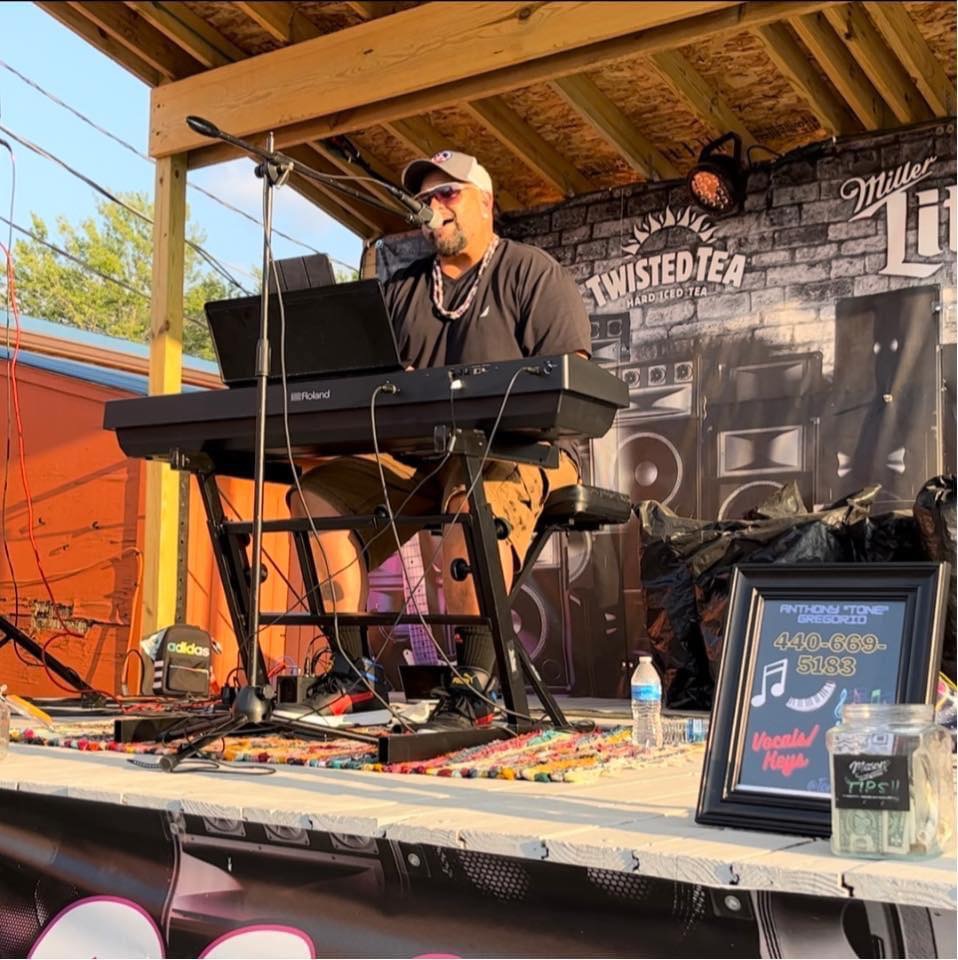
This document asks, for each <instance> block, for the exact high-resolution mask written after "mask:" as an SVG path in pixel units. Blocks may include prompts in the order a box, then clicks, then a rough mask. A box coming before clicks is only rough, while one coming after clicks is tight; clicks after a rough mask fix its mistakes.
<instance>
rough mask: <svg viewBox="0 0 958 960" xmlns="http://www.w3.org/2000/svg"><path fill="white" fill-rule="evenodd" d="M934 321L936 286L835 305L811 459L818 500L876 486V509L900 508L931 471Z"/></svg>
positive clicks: (934, 449)
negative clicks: (830, 368)
mask: <svg viewBox="0 0 958 960" xmlns="http://www.w3.org/2000/svg"><path fill="white" fill-rule="evenodd" d="M938 317H939V291H938V288H937V287H913V288H910V289H906V290H896V291H892V292H890V293H882V294H876V295H874V296H868V297H853V298H849V299H846V300H840V301H839V302H838V305H837V307H836V315H835V380H834V386H833V390H832V393H831V395H830V397H829V403H828V406H827V407H826V410H825V413H824V416H823V419H822V447H821V454H820V459H819V463H820V466H821V470H820V475H819V493H820V496H821V498H822V500H823V501H824V502H826V503H828V502H833V501H835V500H838V499H839V498H841V497H843V496H846V495H847V494H850V493H854V492H855V491H856V490H860V489H861V488H862V487H865V486H868V485H869V484H875V483H877V484H880V485H881V488H882V489H881V491H880V493H879V496H878V499H877V501H876V504H877V505H880V506H881V508H882V509H886V510H890V509H896V508H906V509H907V508H909V507H910V506H911V505H912V503H913V502H914V499H915V495H916V494H917V492H918V490H919V489H920V487H921V485H922V484H923V483H924V482H925V480H927V479H928V477H930V476H933V475H934V474H935V473H937V472H938V466H939V462H940V453H939V439H938V434H939V429H938V424H937V423H936V419H937V411H938V397H937V396H936V388H937V386H938V381H939V373H938V357H937V355H936V349H937V348H936V344H937V340H938Z"/></svg>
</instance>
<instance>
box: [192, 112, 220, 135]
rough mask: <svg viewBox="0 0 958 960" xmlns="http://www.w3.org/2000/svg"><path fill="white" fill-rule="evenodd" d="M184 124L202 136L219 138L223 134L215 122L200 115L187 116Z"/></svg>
mask: <svg viewBox="0 0 958 960" xmlns="http://www.w3.org/2000/svg"><path fill="white" fill-rule="evenodd" d="M186 125H187V126H188V127H189V128H190V129H191V130H192V131H194V132H195V133H198V134H200V136H203V137H212V138H213V139H214V140H219V139H221V138H222V136H223V132H222V131H221V130H220V128H219V127H218V126H216V124H215V123H212V122H211V121H209V120H204V119H203V118H202V117H187V118H186Z"/></svg>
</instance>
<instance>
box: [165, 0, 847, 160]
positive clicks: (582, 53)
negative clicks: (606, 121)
mask: <svg viewBox="0 0 958 960" xmlns="http://www.w3.org/2000/svg"><path fill="white" fill-rule="evenodd" d="M836 2H837V0H755V2H751V3H742V4H736V5H735V6H731V7H723V8H722V9H719V10H713V11H712V12H710V13H700V14H698V15H696V16H694V17H690V18H689V19H687V20H679V21H676V22H674V23H669V24H666V25H663V26H660V27H654V28H651V29H645V30H638V31H634V32H632V33H628V34H625V35H623V36H620V37H615V38H613V39H611V40H605V41H601V42H597V43H591V44H589V45H588V46H585V47H580V48H575V49H571V50H563V51H561V52H559V53H555V54H551V55H549V56H544V57H540V58H538V59H535V60H526V61H523V62H521V63H517V64H513V65H511V66H508V67H502V68H499V69H494V70H491V71H488V72H486V73H483V74H481V75H476V76H471V77H466V78H464V79H462V80H456V81H450V82H448V83H443V84H439V85H435V86H426V87H423V88H421V89H418V90H415V91H413V92H411V93H408V94H402V95H397V96H390V97H380V98H377V99H374V100H372V101H371V102H369V103H365V104H362V105H360V106H356V107H351V108H349V109H347V110H340V111H329V112H327V113H326V114H325V115H324V116H319V117H314V118H311V119H308V120H300V121H290V122H276V121H275V120H274V123H273V126H272V129H273V130H274V131H275V133H276V144H277V147H278V148H279V149H283V147H285V146H287V145H289V144H292V143H303V142H304V141H306V140H311V139H314V138H323V137H328V136H332V135H333V134H336V133H349V132H350V131H352V130H362V129H365V128H366V127H372V126H376V125H379V124H384V123H390V122H392V121H394V120H400V119H403V118H406V117H413V116H417V115H419V114H422V113H426V112H428V111H430V110H439V109H442V108H445V107H458V106H459V105H461V103H462V102H463V101H464V100H475V99H481V98H482V97H487V96H492V95H495V94H500V93H505V92H507V91H509V90H515V89H517V88H519V87H526V86H529V85H531V84H534V83H541V82H545V81H549V80H553V79H555V78H556V77H561V76H568V75H570V74H574V73H581V72H583V71H585V70H595V69H598V68H599V67H601V66H602V65H604V64H607V63H614V62H616V61H619V60H628V59H633V58H635V57H637V56H642V55H647V54H650V53H654V52H657V51H659V50H670V49H672V48H673V47H678V46H682V45H683V44H688V43H694V42H696V41H697V40H703V39H705V38H707V37H715V36H721V35H722V34H725V33H729V32H738V31H742V30H749V29H751V28H753V27H755V26H758V25H760V24H763V23H771V22H773V21H776V20H780V19H782V18H783V17H789V16H797V15H799V14H803V13H808V12H813V11H817V10H821V9H822V8H824V7H827V6H830V5H832V4H834V3H836ZM449 6H450V7H451V6H453V5H452V4H449ZM457 6H458V5H457ZM591 6H595V5H594V4H592V5H591ZM618 6H621V7H627V6H640V5H639V4H624V3H623V4H619V5H618ZM416 9H421V8H416ZM412 12H414V11H406V12H404V13H402V14H401V16H402V17H403V18H404V19H405V18H407V17H408V16H410V14H411V13H412ZM362 26H364V27H365V26H368V24H364V25H362ZM352 29H359V28H358V27H354V28H352ZM269 56H275V54H269ZM185 108H186V107H185V105H184V109H185ZM193 112H195V110H194V111H193ZM251 136H254V137H255V136H258V135H251ZM151 149H152V148H151ZM236 155H237V153H236V151H235V150H233V149H232V148H230V147H228V146H226V145H214V146H198V148H197V149H195V150H194V149H191V153H190V167H191V169H192V168H196V167H202V166H208V165H209V164H211V163H221V162H222V161H224V160H228V159H230V158H231V157H234V156H236Z"/></svg>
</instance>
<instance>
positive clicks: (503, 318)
mask: <svg viewBox="0 0 958 960" xmlns="http://www.w3.org/2000/svg"><path fill="white" fill-rule="evenodd" d="M432 265H433V258H432V257H429V258H427V259H424V260H417V261H415V263H412V264H410V265H409V266H408V267H405V268H403V269H402V270H399V271H397V273H396V274H395V275H394V276H393V277H392V278H391V279H390V280H389V282H388V283H387V284H386V287H385V294H386V304H387V306H388V308H389V314H390V316H391V317H392V320H393V326H394V328H395V331H396V342H397V343H398V345H399V356H400V357H401V358H402V360H403V362H404V363H405V364H407V365H408V366H411V367H416V368H420V367H445V366H450V365H454V364H460V363H495V362H496V361H500V360H519V359H521V358H522V357H532V356H555V355H557V354H563V353H576V352H577V351H581V352H583V353H585V354H586V355H588V354H589V353H590V351H591V338H590V327H589V318H588V316H587V315H586V311H585V304H583V302H582V298H581V297H580V296H579V291H578V290H577V289H576V285H575V281H574V280H573V279H572V277H571V275H570V274H569V273H568V272H567V271H566V270H565V269H564V268H563V267H562V266H560V265H559V264H558V263H557V262H556V261H555V260H554V259H553V258H552V257H550V256H549V254H547V253H546V252H545V251H543V250H540V249H539V248H538V247H531V246H529V245H527V244H524V243H518V242H516V241H514V240H500V241H499V246H498V247H497V248H496V251H495V252H494V253H493V255H492V259H491V260H490V261H489V266H488V267H487V268H486V272H485V273H484V274H483V276H482V279H481V280H480V281H479V289H478V291H477V293H476V297H475V300H473V302H472V305H471V306H470V307H469V309H468V310H467V311H466V312H465V313H464V314H463V315H462V316H461V317H459V319H457V320H449V319H447V318H445V317H443V316H442V314H440V313H439V312H438V311H437V310H436V309H435V307H434V306H433V302H432ZM478 271H479V264H476V265H475V266H473V267H472V268H471V269H469V270H467V271H466V273H464V274H463V275H462V276H460V277H459V278H457V279H456V280H451V279H450V278H449V277H447V276H443V295H444V303H443V306H444V307H445V308H446V309H447V310H455V309H456V308H457V307H458V306H459V304H461V303H462V302H463V301H464V300H465V299H466V297H467V296H468V294H469V290H470V289H471V287H472V284H473V281H474V279H475V277H476V274H477V273H478Z"/></svg>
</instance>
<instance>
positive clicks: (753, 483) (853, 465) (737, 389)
mask: <svg viewBox="0 0 958 960" xmlns="http://www.w3.org/2000/svg"><path fill="white" fill-rule="evenodd" d="M955 181H956V178H955V128H954V124H953V123H942V122H937V123H931V124H926V125H924V126H922V127H914V128H910V129H908V130H899V131H894V132H891V133H886V134H882V135H870V136H862V137H858V138H848V139H845V140H841V141H827V142H823V143H821V144H816V145H812V146H809V147H805V148H803V149H801V150H798V151H795V152H794V153H793V154H790V155H786V156H784V157H782V158H779V159H777V160H775V161H773V162H770V163H762V164H759V165H757V166H755V167H753V168H752V169H751V170H750V171H749V173H748V180H747V191H746V196H745V200H744V203H743V205H742V208H741V209H740V210H739V211H736V212H735V213H733V214H731V215H729V216H726V217H724V218H721V219H717V218H715V217H713V216H711V215H708V214H706V213H704V212H703V211H701V210H699V209H698V208H697V207H696V206H695V205H694V203H693V201H692V199H691V197H690V195H689V193H688V190H687V189H686V185H685V182H684V181H670V182H665V183H654V184H644V185H636V186H633V187H622V188H614V189H612V190H609V191H604V192H602V193H599V194H592V195H590V196H581V197H576V198H574V199H572V200H570V201H568V202H565V203H563V204H560V205H557V206H555V207H552V208H547V209H542V208H539V209H536V210H534V211H529V212H528V213H519V214H511V215H509V217H508V218H506V219H504V221H503V222H502V223H500V224H499V232H500V233H501V234H502V235H503V236H508V237H511V238H514V239H517V240H521V241H524V242H526V243H531V244H535V245H537V246H540V247H542V248H543V249H545V250H546V251H548V252H549V253H550V254H552V256H554V257H555V258H556V259H557V260H559V262H560V263H562V264H563V265H565V266H566V268H567V269H569V270H570V271H571V272H572V274H573V276H574V277H575V279H576V281H577V283H578V285H579V291H580V293H581V294H582V298H583V300H584V301H585V303H586V305H587V308H588V312H589V314H590V317H591V323H592V354H593V359H594V360H595V361H596V362H597V363H600V364H602V365H603V366H605V367H607V368H608V369H609V370H611V371H613V372H614V373H616V374H617V375H618V376H619V377H621V378H622V380H624V381H625V383H626V384H627V385H628V387H629V396H630V405H629V408H628V409H627V410H623V411H621V412H620V414H619V416H618V418H617V420H616V423H615V425H614V427H613V429H612V430H610V431H609V433H608V434H607V435H606V436H605V437H604V438H602V439H601V440H597V441H592V442H591V443H588V444H584V445H583V447H582V449H581V457H580V460H581V463H582V467H583V472H584V475H583V482H585V483H590V484H594V485H596V486H600V487H607V488H612V489H617V490H620V491H622V492H623V493H626V494H628V495H629V497H630V499H631V500H632V502H633V503H638V502H640V501H643V500H656V501H659V502H660V503H663V504H665V505H666V506H668V507H669V508H670V509H671V510H673V511H674V512H676V513H678V514H680V515H683V516H691V517H700V518H703V519H707V520H719V519H734V518H741V517H742V516H744V515H745V514H746V513H747V512H748V511H750V510H752V509H754V508H755V507H756V506H758V505H759V504H761V503H762V502H763V501H764V500H765V499H766V498H767V497H768V496H769V495H770V494H772V493H773V492H775V491H776V490H777V489H778V488H779V487H780V486H781V485H782V484H784V483H786V482H790V481H794V482H795V483H796V484H797V486H798V489H799V491H800V492H801V495H802V498H803V500H804V502H805V505H806V507H807V508H809V509H813V508H814V507H815V506H819V505H824V504H829V503H832V502H834V501H836V500H838V499H840V498H841V497H842V496H845V495H846V494H849V493H853V492H855V491H857V490H860V489H862V488H863V487H865V486H867V485H869V484H880V485H881V492H880V494H879V496H878V500H877V502H876V504H875V506H874V508H873V512H874V513H882V512H886V511H889V510H894V509H906V510H910V509H911V506H912V503H913V502H914V498H915V495H916V493H917V492H918V490H919V489H920V488H921V486H922V484H923V483H924V482H925V481H926V480H927V479H929V478H930V477H933V476H936V475H937V474H940V473H943V472H946V471H954V469H955V452H954V433H955V427H954V405H955V395H954V363H955V361H954V357H955V353H954V343H955V315H956V306H955V253H956V249H958V242H956V230H958V210H956V194H958V189H956V185H955ZM410 241H411V238H409V237H398V238H387V239H386V240H385V241H383V242H382V243H381V244H380V248H379V249H380V256H379V258H378V259H379V265H380V271H381V276H382V277H383V278H384V279H385V277H386V276H388V275H389V273H391V272H392V270H394V269H396V267H398V266H400V265H402V263H403V262H406V261H408V259H410V258H411V257H412V256H422V255H423V248H422V246H421V245H415V246H416V249H415V250H413V249H412V247H413V245H414V244H412V243H411V242H410ZM637 523H638V522H637V520H636V519H635V518H633V520H632V521H631V522H630V523H629V524H627V525H625V526H624V527H619V528H615V529H614V530H609V531H600V532H598V533H595V534H572V535H570V536H569V537H568V538H563V540H564V542H563V543H562V544H561V545H557V547H556V549H555V550H554V551H552V552H551V553H550V554H548V555H547V556H546V557H545V559H544V561H541V562H540V563H539V564H538V565H537V568H536V570H535V571H534V574H533V576H532V577H531V578H530V580H529V581H528V582H527V584H526V588H525V590H524V591H523V595H522V596H521V597H520V598H519V600H518V602H517V603H516V605H515V608H514V611H513V614H514V620H515V622H516V626H517V631H518V633H519V636H520V638H521V639H522V641H523V643H524V644H525V645H526V648H527V649H528V650H529V652H530V654H532V656H533V659H534V660H535V662H536V665H537V667H538V669H539V672H540V673H541V674H542V676H543V677H544V678H545V679H546V681H547V682H548V683H550V684H551V685H552V686H553V687H554V688H555V689H557V690H563V691H566V690H567V691H572V692H574V693H576V694H579V695H592V696H627V695H628V678H629V675H630V672H631V669H632V666H633V665H634V663H635V662H636V660H637V656H638V653H639V652H640V651H644V650H645V649H646V648H647V644H648V640H647V634H646V623H645V609H644V604H643V592H642V585H641V580H640V576H639V557H638V554H639V541H638V529H637ZM393 574H395V571H393ZM397 579H398V578H397ZM400 602H401V600H400ZM575 637H579V638H582V637H586V638H588V639H587V641H585V642H578V643H576V642H574V638H575Z"/></svg>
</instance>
